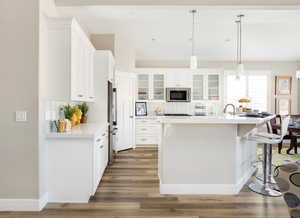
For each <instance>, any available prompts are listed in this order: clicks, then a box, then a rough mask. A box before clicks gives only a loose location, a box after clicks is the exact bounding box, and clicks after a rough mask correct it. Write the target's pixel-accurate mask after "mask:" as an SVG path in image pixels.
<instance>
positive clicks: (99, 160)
mask: <svg viewBox="0 0 300 218" xmlns="http://www.w3.org/2000/svg"><path fill="white" fill-rule="evenodd" d="M107 163H108V137H107V134H106V133H103V134H102V135H101V136H100V135H99V136H98V137H96V139H95V144H94V175H93V177H94V183H93V194H94V193H95V192H96V190H97V187H98V185H99V183H100V181H101V178H102V176H103V173H104V171H105V168H106V166H107Z"/></svg>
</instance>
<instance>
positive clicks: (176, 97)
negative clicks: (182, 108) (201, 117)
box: [166, 88, 191, 102]
mask: <svg viewBox="0 0 300 218" xmlns="http://www.w3.org/2000/svg"><path fill="white" fill-rule="evenodd" d="M166 92H167V93H166V96H167V102H190V101H191V88H167V89H166Z"/></svg>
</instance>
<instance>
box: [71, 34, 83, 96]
mask: <svg viewBox="0 0 300 218" xmlns="http://www.w3.org/2000/svg"><path fill="white" fill-rule="evenodd" d="M82 57H83V48H82V45H81V43H80V36H79V35H78V33H77V32H76V30H74V29H73V30H72V43H71V100H73V101H81V100H83V99H84V97H85V96H84V93H83V92H82V88H81V87H82V85H81V82H82V81H81V68H82Z"/></svg>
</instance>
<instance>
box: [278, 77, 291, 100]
mask: <svg viewBox="0 0 300 218" xmlns="http://www.w3.org/2000/svg"><path fill="white" fill-rule="evenodd" d="M291 89H292V77H291V76H276V95H290V94H291Z"/></svg>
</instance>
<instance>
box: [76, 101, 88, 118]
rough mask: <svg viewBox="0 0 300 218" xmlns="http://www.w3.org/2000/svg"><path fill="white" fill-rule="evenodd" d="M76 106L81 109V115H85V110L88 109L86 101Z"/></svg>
mask: <svg viewBox="0 0 300 218" xmlns="http://www.w3.org/2000/svg"><path fill="white" fill-rule="evenodd" d="M78 108H79V109H80V110H81V112H82V116H86V115H87V112H88V111H89V106H88V105H87V103H85V102H84V103H82V104H79V105H78Z"/></svg>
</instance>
